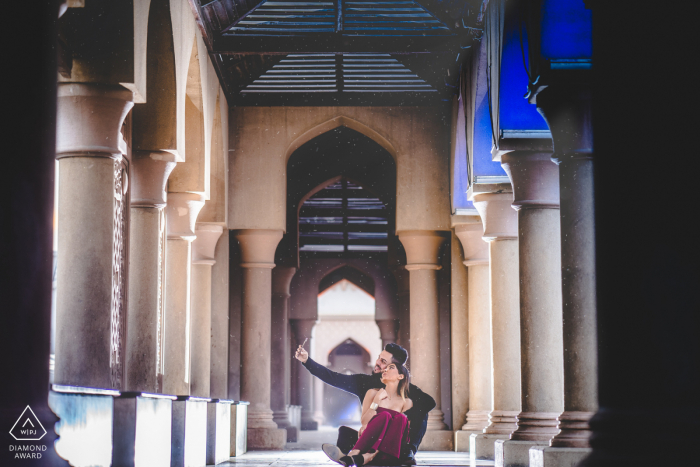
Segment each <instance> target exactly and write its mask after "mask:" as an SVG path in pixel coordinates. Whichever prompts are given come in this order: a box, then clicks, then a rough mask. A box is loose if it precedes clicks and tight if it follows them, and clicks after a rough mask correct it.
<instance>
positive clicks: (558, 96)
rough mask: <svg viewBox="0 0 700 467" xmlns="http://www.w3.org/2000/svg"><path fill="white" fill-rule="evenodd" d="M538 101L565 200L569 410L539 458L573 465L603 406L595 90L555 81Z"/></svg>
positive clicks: (580, 456)
mask: <svg viewBox="0 0 700 467" xmlns="http://www.w3.org/2000/svg"><path fill="white" fill-rule="evenodd" d="M536 101H537V108H538V110H539V111H540V113H542V115H544V117H545V119H546V120H547V123H548V124H549V128H550V129H551V131H552V139H553V142H554V151H555V152H554V155H553V156H552V160H553V161H554V162H555V163H556V164H558V165H559V187H560V199H561V206H560V210H559V212H560V222H561V273H562V298H563V310H562V313H563V317H564V413H562V414H561V415H560V416H559V429H560V430H561V431H560V433H559V434H558V435H557V436H555V437H554V438H553V439H552V443H551V444H552V448H546V449H545V450H544V451H543V452H542V455H541V456H540V457H541V458H542V461H543V463H544V464H547V465H554V463H556V462H557V461H558V460H561V459H562V458H563V456H565V457H566V459H568V460H570V462H571V463H574V462H578V461H580V460H582V459H583V458H584V457H585V456H586V455H587V454H589V453H590V451H591V450H590V443H589V441H588V439H589V437H590V435H591V431H590V426H589V423H588V422H589V420H590V418H591V417H592V416H593V414H594V413H595V411H596V410H597V409H598V368H597V362H596V359H597V339H596V337H597V336H596V332H597V329H596V287H595V281H596V272H595V268H596V265H595V256H596V252H595V216H594V207H593V206H594V202H595V199H594V190H593V141H592V132H591V93H590V90H588V89H587V88H586V87H579V86H570V87H569V86H561V85H552V86H548V87H547V88H545V89H544V90H542V91H540V92H539V93H538V94H537V96H536ZM555 459H557V460H555Z"/></svg>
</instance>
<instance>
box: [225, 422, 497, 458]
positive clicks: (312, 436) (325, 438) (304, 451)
mask: <svg viewBox="0 0 700 467" xmlns="http://www.w3.org/2000/svg"><path fill="white" fill-rule="evenodd" d="M337 434H338V432H337V430H336V429H335V428H330V427H320V428H319V430H318V431H302V432H301V436H300V440H299V442H298V443H287V445H286V446H285V450H284V451H249V452H247V453H246V454H244V455H242V456H239V457H232V458H231V459H230V461H229V462H225V463H223V464H218V467H232V466H241V467H263V466H292V467H333V466H336V465H338V464H336V463H335V462H333V461H331V460H330V459H328V457H326V455H325V454H324V453H323V452H322V451H321V444H323V443H335V439H336V436H337ZM416 460H417V461H418V465H422V466H426V467H429V466H440V467H447V466H468V465H469V461H470V457H469V453H465V452H446V451H440V452H427V451H426V452H421V451H419V452H418V454H417V455H416ZM476 465H477V466H478V467H489V466H493V465H494V462H493V461H478V462H477V464H476Z"/></svg>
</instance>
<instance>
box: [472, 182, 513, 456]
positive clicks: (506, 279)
mask: <svg viewBox="0 0 700 467" xmlns="http://www.w3.org/2000/svg"><path fill="white" fill-rule="evenodd" d="M512 203H513V193H483V194H478V195H474V206H475V207H476V209H477V210H478V211H479V214H480V216H481V219H482V221H483V223H484V235H483V237H482V238H483V240H484V241H486V242H488V246H489V258H490V277H491V346H492V349H493V352H492V358H493V381H492V388H493V393H492V394H493V395H492V397H493V411H492V412H491V413H490V414H489V425H488V426H487V427H486V428H485V429H484V432H483V433H480V434H475V435H472V437H471V441H470V442H471V448H470V451H471V453H472V459H474V460H476V459H493V458H494V442H495V441H496V440H498V439H508V438H509V437H510V434H511V433H512V432H513V431H514V430H515V429H516V427H517V425H516V420H517V416H518V414H519V413H520V410H521V402H520V287H519V285H518V282H519V279H520V278H519V273H518V270H519V268H518V216H517V213H516V212H515V211H514V210H513V209H512V208H511V204H512Z"/></svg>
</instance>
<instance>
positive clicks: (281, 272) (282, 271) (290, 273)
mask: <svg viewBox="0 0 700 467" xmlns="http://www.w3.org/2000/svg"><path fill="white" fill-rule="evenodd" d="M296 273H297V268H292V267H288V266H281V267H276V268H275V269H273V270H272V293H273V294H279V295H285V296H287V297H289V296H290V295H289V286H290V285H291V284H292V278H293V277H294V274H296Z"/></svg>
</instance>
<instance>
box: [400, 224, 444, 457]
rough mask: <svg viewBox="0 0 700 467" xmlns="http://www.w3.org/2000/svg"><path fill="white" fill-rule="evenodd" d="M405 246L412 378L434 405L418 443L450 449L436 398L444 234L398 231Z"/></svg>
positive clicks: (423, 445) (432, 448)
mask: <svg viewBox="0 0 700 467" xmlns="http://www.w3.org/2000/svg"><path fill="white" fill-rule="evenodd" d="M399 240H400V241H401V243H402V244H403V246H404V248H405V249H406V258H407V264H406V270H408V271H410V284H411V285H410V287H411V305H410V306H411V347H412V349H413V350H412V353H411V356H410V359H411V361H412V362H413V363H412V364H411V365H410V367H411V371H412V374H413V375H414V377H413V381H414V383H415V384H416V386H418V387H420V388H421V389H422V390H423V391H424V392H426V393H427V394H430V395H431V396H433V398H434V399H435V402H436V404H437V405H436V407H435V408H434V409H433V410H432V411H431V412H430V414H429V415H428V427H427V431H426V433H425V436H424V438H423V440H422V442H421V448H422V449H423V450H426V451H451V450H452V446H453V442H452V431H449V430H446V428H447V426H446V425H445V422H444V415H443V412H442V410H441V397H440V394H441V393H440V385H441V381H440V326H439V308H438V283H437V271H438V270H439V269H440V267H441V266H440V264H439V260H438V253H439V251H440V246H441V245H442V243H443V242H444V241H445V237H444V236H443V235H442V234H441V233H440V232H437V231H433V230H406V231H403V232H399Z"/></svg>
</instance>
